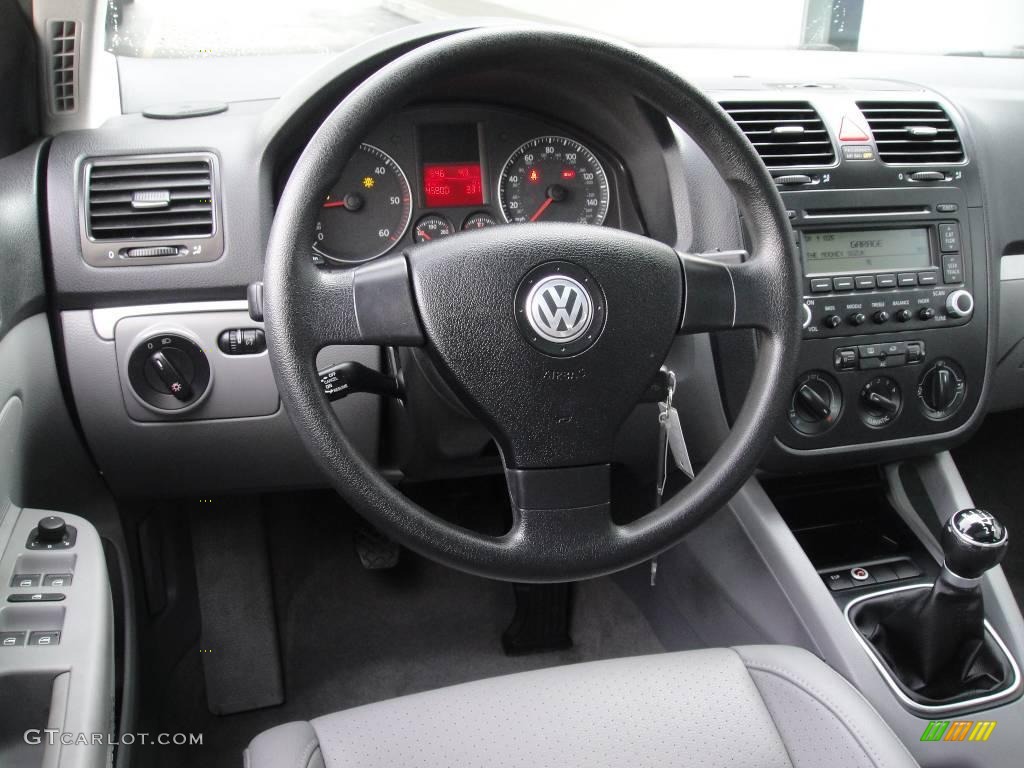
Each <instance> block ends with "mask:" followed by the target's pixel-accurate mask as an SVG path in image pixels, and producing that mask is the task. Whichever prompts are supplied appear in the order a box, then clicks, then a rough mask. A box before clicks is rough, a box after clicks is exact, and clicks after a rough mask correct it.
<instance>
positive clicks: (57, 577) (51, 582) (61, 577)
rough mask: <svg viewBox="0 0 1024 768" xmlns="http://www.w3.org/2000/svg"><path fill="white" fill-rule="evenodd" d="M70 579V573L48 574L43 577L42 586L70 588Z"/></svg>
mask: <svg viewBox="0 0 1024 768" xmlns="http://www.w3.org/2000/svg"><path fill="white" fill-rule="evenodd" d="M72 578H73V577H72V575H71V574H70V573H48V574H46V575H45V576H44V577H43V586H44V587H70V586H71V579H72Z"/></svg>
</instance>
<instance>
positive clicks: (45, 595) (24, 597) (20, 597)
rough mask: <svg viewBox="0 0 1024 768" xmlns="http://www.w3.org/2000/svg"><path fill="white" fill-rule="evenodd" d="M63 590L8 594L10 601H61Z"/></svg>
mask: <svg viewBox="0 0 1024 768" xmlns="http://www.w3.org/2000/svg"><path fill="white" fill-rule="evenodd" d="M64 597H65V595H64V593H63V592H15V593H14V594H13V595H8V596H7V602H8V603H59V602H60V601H61V600H63V599H64Z"/></svg>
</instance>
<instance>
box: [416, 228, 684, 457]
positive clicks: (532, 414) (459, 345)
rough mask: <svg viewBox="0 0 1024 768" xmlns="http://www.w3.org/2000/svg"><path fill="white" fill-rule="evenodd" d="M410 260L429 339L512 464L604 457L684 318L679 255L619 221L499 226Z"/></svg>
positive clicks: (441, 364) (429, 248)
mask: <svg viewBox="0 0 1024 768" xmlns="http://www.w3.org/2000/svg"><path fill="white" fill-rule="evenodd" d="M409 266H410V272H411V276H412V282H413V292H414V295H415V299H416V305H417V307H418V309H419V313H420V321H421V323H422V325H423V330H424V334H425V335H426V337H427V339H428V345H427V348H428V350H429V352H430V353H431V354H432V355H433V357H434V359H435V362H436V363H437V364H438V365H439V367H440V369H441V371H442V372H443V373H444V374H445V375H446V377H447V378H448V379H449V380H450V381H451V383H452V384H453V385H454V386H455V387H456V388H457V389H458V390H459V391H460V393H461V394H462V395H463V397H464V399H465V401H466V403H467V404H468V405H469V406H470V407H471V408H473V410H474V411H475V412H476V413H477V415H478V416H479V417H480V418H481V419H483V420H484V421H485V422H486V423H487V424H488V426H489V427H490V428H491V429H492V431H493V433H494V434H495V435H496V437H497V439H498V442H499V444H500V445H501V447H502V450H503V452H504V455H505V458H506V461H507V462H508V463H509V465H510V466H515V467H542V466H553V465H554V466H569V465H582V464H589V463H597V462H601V461H604V460H607V457H608V456H610V455H611V443H612V441H613V440H614V437H615V433H616V431H617V430H618V428H619V426H620V425H621V423H622V421H623V420H624V419H625V418H626V416H627V415H628V413H629V412H630V410H631V409H632V408H633V406H634V405H635V404H636V402H637V400H638V399H639V397H640V395H641V394H642V393H643V391H644V389H645V388H646V387H647V385H648V384H649V383H650V381H651V379H652V378H653V377H654V375H655V373H656V372H657V370H658V368H659V366H660V365H661V361H663V360H664V359H665V356H666V354H667V353H668V350H669V347H670V346H671V344H672V340H673V338H674V337H675V334H676V333H677V331H678V329H679V314H680V307H681V305H682V290H683V285H682V270H681V267H680V263H679V257H678V256H677V255H676V253H675V251H673V250H672V248H670V247H668V246H667V245H664V244H661V243H658V242H656V241H654V240H651V239H649V238H644V237H639V236H637V235H630V234H627V233H624V232H620V231H618V230H612V229H605V228H602V227H595V226H587V225H584V224H543V225H541V224H534V225H531V226H529V227H526V226H523V227H494V228H490V229H486V230H481V231H478V232H474V233H465V234H463V235H460V236H459V237H452V238H447V239H445V240H441V241H438V242H436V243H433V244H431V245H429V246H427V247H424V248H422V249H418V250H415V251H412V252H410V254H409ZM559 334H564V337H565V338H564V340H562V341H560V340H558V335H559Z"/></svg>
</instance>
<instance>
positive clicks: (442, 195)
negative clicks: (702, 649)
mask: <svg viewBox="0 0 1024 768" xmlns="http://www.w3.org/2000/svg"><path fill="white" fill-rule="evenodd" d="M423 200H424V203H425V205H426V207H427V208H452V207H457V206H473V205H483V204H484V187H483V183H482V175H481V172H480V163H427V164H424V166H423Z"/></svg>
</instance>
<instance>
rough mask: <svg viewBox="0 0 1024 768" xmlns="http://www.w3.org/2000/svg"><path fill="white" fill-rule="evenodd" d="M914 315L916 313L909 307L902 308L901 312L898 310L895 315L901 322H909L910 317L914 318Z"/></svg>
mask: <svg viewBox="0 0 1024 768" xmlns="http://www.w3.org/2000/svg"><path fill="white" fill-rule="evenodd" d="M913 316H914V313H913V312H911V311H910V310H909V309H901V310H900V311H899V312H897V313H896V314H895V315H894V317H895V318H896V319H897V320H898V321H900V322H901V323H905V322H907V321H908V320H910V318H912V317H913Z"/></svg>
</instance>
